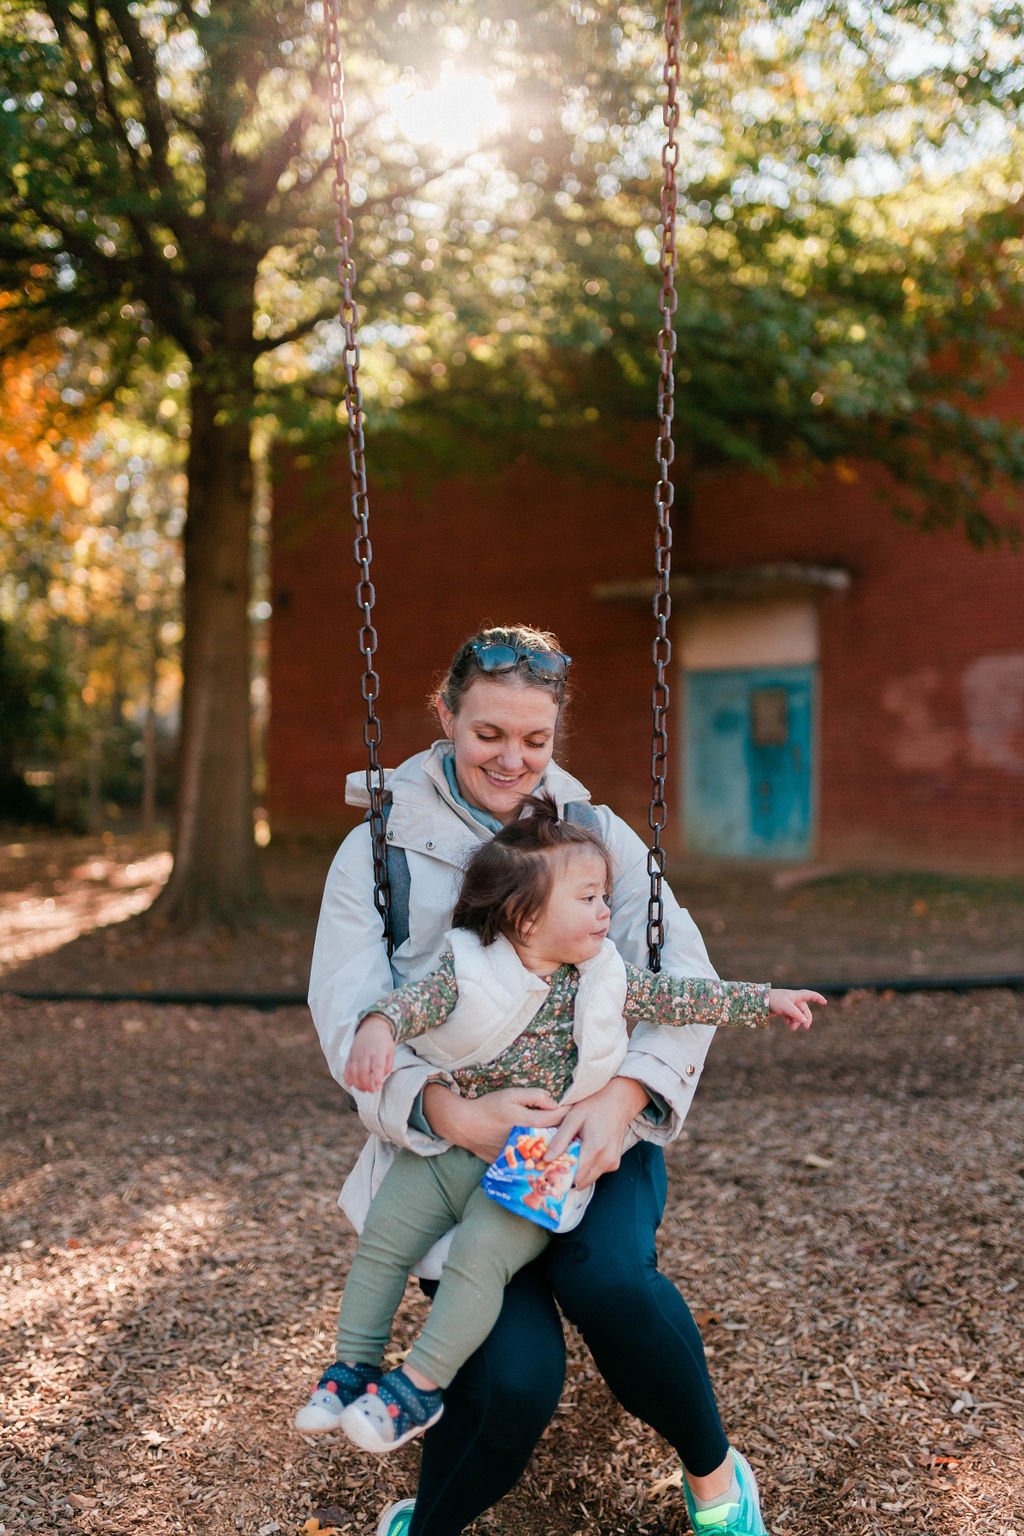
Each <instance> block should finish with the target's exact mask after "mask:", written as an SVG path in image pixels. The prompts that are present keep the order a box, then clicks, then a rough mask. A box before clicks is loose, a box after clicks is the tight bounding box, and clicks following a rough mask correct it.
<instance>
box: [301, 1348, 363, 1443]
mask: <svg viewBox="0 0 1024 1536" xmlns="http://www.w3.org/2000/svg"><path fill="white" fill-rule="evenodd" d="M379 1380H380V1371H379V1370H378V1368H377V1366H375V1365H346V1364H345V1362H344V1361H343V1360H336V1361H335V1362H334V1364H333V1365H329V1366H328V1367H327V1369H326V1371H324V1373H323V1375H322V1376H321V1377H320V1380H319V1381H318V1382H317V1384H316V1391H315V1392H313V1393H312V1394H311V1395H310V1399H309V1402H308V1403H306V1404H305V1405H304V1406H303V1407H302V1408H300V1409H299V1411H298V1413H297V1414H296V1415H295V1428H296V1429H297V1430H299V1431H301V1433H302V1434H304V1435H329V1434H330V1433H331V1431H332V1430H335V1429H340V1428H341V1415H342V1413H343V1412H344V1410H345V1409H346V1408H347V1407H348V1405H349V1403H354V1402H355V1400H356V1398H357V1397H362V1395H363V1393H364V1392H365V1391H366V1389H367V1387H368V1386H370V1384H371V1383H372V1382H375V1381H379Z"/></svg>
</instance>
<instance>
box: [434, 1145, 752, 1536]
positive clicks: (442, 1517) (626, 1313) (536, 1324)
mask: <svg viewBox="0 0 1024 1536" xmlns="http://www.w3.org/2000/svg"><path fill="white" fill-rule="evenodd" d="M665 1190H666V1183H665V1160H664V1158H663V1156H662V1153H661V1150H660V1148H658V1147H654V1146H651V1145H650V1144H649V1143H647V1142H640V1143H639V1144H638V1145H637V1146H635V1147H633V1148H632V1149H631V1150H630V1151H629V1152H627V1153H626V1155H625V1157H624V1158H623V1159H622V1162H621V1164H620V1166H619V1167H618V1168H617V1169H616V1171H615V1172H614V1173H608V1174H605V1176H604V1178H602V1179H601V1180H600V1182H599V1184H598V1186H597V1190H596V1193H595V1195H594V1198H593V1200H592V1201H591V1203H590V1206H589V1208H588V1210H587V1213H586V1215H585V1217H584V1218H583V1221H582V1222H581V1223H580V1225H579V1226H578V1227H577V1228H576V1231H575V1232H570V1233H568V1234H567V1235H566V1236H565V1237H556V1238H554V1239H553V1240H552V1243H551V1246H550V1247H549V1248H548V1250H547V1252H546V1253H545V1254H544V1255H543V1256H542V1257H541V1258H539V1259H537V1260H536V1261H535V1262H534V1263H533V1264H530V1265H528V1266H527V1268H526V1269H524V1270H521V1271H520V1272H519V1274H518V1275H516V1276H515V1278H514V1279H513V1280H512V1281H511V1283H510V1284H509V1286H508V1287H507V1289H506V1291H505V1304H504V1306H503V1308H502V1311H501V1315H500V1317H499V1318H498V1321H497V1323H496V1324H495V1327H494V1331H493V1333H492V1334H491V1335H490V1337H489V1338H488V1340H487V1342H486V1343H485V1344H483V1345H482V1346H481V1348H480V1349H478V1350H477V1352H476V1354H475V1355H473V1356H472V1357H471V1358H470V1359H469V1360H467V1362H466V1364H465V1365H464V1366H463V1367H462V1370H461V1371H460V1372H459V1374H458V1375H457V1376H456V1377H455V1380H454V1381H453V1382H452V1384H451V1386H450V1387H449V1388H448V1390H447V1391H446V1392H445V1397H444V1403H445V1407H444V1414H443V1415H442V1417H441V1419H440V1420H439V1421H438V1423H437V1424H436V1425H435V1426H434V1428H433V1429H431V1430H428V1432H427V1434H426V1436H425V1438H424V1441H423V1463H422V1468H421V1471H420V1482H419V1488H418V1489H417V1492H416V1511H415V1513H414V1515H413V1518H412V1524H411V1526H410V1528H409V1536H458V1533H459V1532H460V1531H463V1530H464V1529H465V1528H466V1526H467V1525H469V1524H470V1522H471V1521H473V1520H475V1519H476V1517H477V1516H478V1515H480V1514H482V1513H483V1511H484V1510H485V1509H489V1508H490V1507H491V1505H492V1504H495V1503H496V1502H497V1501H498V1499H500V1498H501V1497H502V1496H503V1495H504V1494H506V1493H507V1492H508V1491H509V1489H510V1488H512V1487H514V1486H515V1484H516V1483H517V1482H518V1480H519V1478H520V1476H521V1475H522V1473H523V1470H524V1468H525V1467H526V1464H527V1462H528V1461H529V1459H530V1456H531V1454H532V1452H533V1448H534V1446H535V1445H536V1443H537V1441H538V1440H539V1439H540V1436H541V1434H542V1433H543V1431H544V1429H545V1427H546V1426H547V1424H548V1422H549V1420H550V1419H551V1417H552V1415H553V1414H554V1411H555V1408H556V1407H557V1405H558V1399H559V1397H560V1395H561V1391H562V1381H563V1378H564V1375H565V1342H564V1339H563V1337H562V1325H561V1320H560V1318H559V1315H558V1307H561V1308H562V1310H563V1311H564V1313H565V1315H566V1317H568V1318H569V1319H570V1321H571V1322H573V1323H575V1325H576V1326H577V1327H578V1328H579V1330H580V1332H581V1333H582V1334H583V1337H584V1339H585V1341H586V1344H587V1347H588V1348H589V1350H590V1352H591V1354H592V1355H593V1357H594V1360H595V1362H596V1364H597V1366H598V1369H599V1370H600V1372H601V1375H602V1376H603V1377H604V1379H605V1381H606V1382H607V1383H608V1385H609V1387H610V1388H611V1389H612V1391H613V1392H614V1393H615V1396H616V1397H617V1398H618V1399H619V1402H620V1403H621V1404H622V1405H623V1407H624V1408H626V1409H628V1410H629V1412H630V1413H633V1414H635V1415H636V1416H637V1418H639V1419H642V1420H643V1421H644V1422H645V1423H646V1424H650V1425H651V1427H652V1428H653V1429H656V1430H657V1431H658V1433H659V1434H661V1435H664V1437H665V1439H666V1440H668V1441H669V1442H670V1444H672V1445H673V1446H674V1447H675V1448H676V1450H677V1451H678V1452H679V1455H680V1458H681V1459H682V1461H683V1464H684V1466H686V1467H687V1468H688V1470H689V1471H690V1472H692V1473H694V1475H695V1476H698V1477H703V1476H706V1475H707V1474H708V1473H709V1472H713V1471H714V1470H715V1468H716V1467H719V1466H721V1464H722V1462H723V1461H724V1460H725V1456H726V1452H727V1449H728V1443H727V1441H726V1438H725V1435H724V1433H723V1430H722V1424H721V1420H720V1419H719V1416H718V1408H717V1406H716V1404H715V1395H714V1392H713V1390H712V1387H711V1380H710V1378H709V1376H708V1368H707V1363H706V1361H705V1359H704V1347H703V1345H702V1344H701V1339H700V1334H699V1332H698V1331H697V1325H696V1323H695V1322H694V1321H693V1318H692V1317H691V1315H690V1309H689V1308H688V1307H687V1305H686V1302H685V1301H684V1300H683V1298H682V1297H681V1296H680V1294H679V1292H678V1291H677V1290H676V1288H675V1286H674V1285H673V1284H672V1283H671V1281H669V1280H667V1279H666V1278H665V1276H664V1275H662V1274H659V1273H658V1259H657V1253H656V1250H655V1233H656V1231H657V1228H658V1224H659V1222H660V1221H661V1214H662V1211H663V1209H664V1205H665ZM556 1302H557V1304H558V1305H557V1306H556Z"/></svg>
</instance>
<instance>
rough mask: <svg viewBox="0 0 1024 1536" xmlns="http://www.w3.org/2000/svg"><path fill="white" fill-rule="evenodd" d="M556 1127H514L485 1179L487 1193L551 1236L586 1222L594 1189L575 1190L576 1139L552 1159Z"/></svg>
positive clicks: (578, 1153)
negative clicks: (584, 1213)
mask: <svg viewBox="0 0 1024 1536" xmlns="http://www.w3.org/2000/svg"><path fill="white" fill-rule="evenodd" d="M554 1135H555V1128H554V1127H551V1128H549V1129H546V1130H545V1129H542V1128H540V1127H538V1126H531V1125H514V1126H513V1127H512V1129H511V1131H509V1134H508V1140H507V1141H506V1142H505V1145H504V1147H503V1148H502V1149H501V1151H500V1152H499V1153H498V1156H497V1157H496V1158H495V1160H494V1162H493V1163H492V1164H491V1166H490V1167H489V1168H488V1169H487V1172H486V1173H485V1174H484V1177H483V1189H484V1193H485V1194H486V1195H489V1196H490V1198H491V1199H492V1200H496V1201H497V1203H498V1204H499V1205H503V1206H505V1207H506V1209H507V1210H510V1211H512V1212H514V1213H515V1215H517V1216H525V1217H526V1219H527V1221H534V1222H536V1223H537V1225H538V1226H541V1227H547V1228H548V1229H549V1230H550V1231H552V1232H571V1231H572V1229H573V1227H575V1226H578V1224H579V1222H580V1221H581V1220H582V1217H583V1212H584V1211H585V1210H586V1208H587V1206H588V1205H589V1203H590V1197H591V1195H592V1194H593V1190H592V1189H574V1188H573V1179H574V1177H575V1175H576V1167H577V1164H578V1163H579V1156H580V1142H579V1138H578V1137H577V1138H576V1140H575V1141H571V1142H570V1143H569V1145H568V1147H567V1148H566V1149H565V1151H564V1152H562V1153H560V1155H559V1156H558V1157H556V1158H553V1159H551V1160H550V1161H549V1160H548V1156H547V1150H548V1146H549V1144H550V1142H551V1140H552V1138H553V1137H554Z"/></svg>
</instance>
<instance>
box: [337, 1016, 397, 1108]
mask: <svg viewBox="0 0 1024 1536" xmlns="http://www.w3.org/2000/svg"><path fill="white" fill-rule="evenodd" d="M394 1059H395V1037H394V1035H393V1034H392V1033H391V1025H390V1024H389V1023H388V1021H387V1019H386V1018H385V1017H384V1015H383V1014H382V1013H368V1014H367V1015H366V1018H365V1019H363V1021H362V1023H361V1024H360V1025H359V1027H358V1029H357V1030H356V1037H355V1039H354V1040H353V1042H352V1049H351V1050H350V1051H349V1053H348V1061H347V1062H346V1063H345V1086H346V1087H348V1088H358V1089H359V1090H360V1092H361V1093H376V1092H377V1090H378V1088H382V1087H383V1086H384V1079H385V1078H386V1077H387V1075H388V1073H389V1072H390V1071H391V1064H392V1062H393V1061H394Z"/></svg>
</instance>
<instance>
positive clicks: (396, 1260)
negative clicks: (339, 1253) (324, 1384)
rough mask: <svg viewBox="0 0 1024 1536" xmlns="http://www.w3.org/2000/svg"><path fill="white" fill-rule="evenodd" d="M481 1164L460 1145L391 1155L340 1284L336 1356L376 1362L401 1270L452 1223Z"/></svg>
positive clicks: (397, 1298)
mask: <svg viewBox="0 0 1024 1536" xmlns="http://www.w3.org/2000/svg"><path fill="white" fill-rule="evenodd" d="M485 1167H486V1164H485V1163H483V1162H482V1161H481V1160H480V1158H478V1157H474V1156H473V1154H472V1153H471V1152H466V1151H464V1150H463V1149H462V1148H461V1147H452V1148H450V1150H449V1151H447V1152H442V1153H440V1154H439V1155H438V1156H437V1157H417V1155H416V1154H415V1153H414V1152H408V1151H405V1150H402V1151H400V1152H399V1153H398V1154H397V1156H396V1157H395V1161H394V1162H393V1163H392V1165H391V1167H390V1168H389V1169H388V1171H387V1173H386V1174H385V1176H384V1180H383V1182H382V1184H381V1186H380V1188H379V1189H378V1191H377V1193H376V1194H375V1195H374V1197H373V1201H372V1203H371V1205H370V1209H369V1212H368V1213H367V1217H366V1224H365V1226H364V1227H363V1230H362V1233H361V1234H360V1238H359V1246H358V1248H357V1249H356V1255H355V1258H354V1259H353V1260H352V1267H351V1269H350V1270H349V1275H348V1280H347V1281H346V1283H345V1294H344V1296H343V1297H342V1302H341V1313H340V1316H339V1318H338V1359H339V1360H353V1361H360V1362H364V1363H366V1364H368V1365H379V1364H380V1361H381V1359H382V1357H383V1354H384V1350H385V1348H386V1347H387V1343H388V1339H389V1337H390V1333H391V1324H392V1321H393V1319H394V1315H395V1313H396V1312H397V1310H398V1306H399V1303H400V1302H401V1300H402V1295H403V1293H404V1291H405V1284H406V1281H407V1279H408V1277H409V1270H410V1269H411V1268H412V1266H413V1265H414V1264H415V1263H417V1262H418V1261H419V1260H420V1259H422V1257H423V1255H424V1254H425V1253H427V1252H428V1250H429V1249H430V1248H432V1247H433V1245H434V1243H436V1242H437V1240H438V1238H439V1237H443V1236H444V1234H445V1233H446V1232H447V1231H449V1230H450V1229H451V1228H452V1227H453V1226H455V1225H456V1224H457V1223H458V1222H459V1220H460V1218H461V1216H462V1211H463V1208H464V1207H465V1204H466V1201H467V1200H468V1199H469V1196H470V1194H471V1193H472V1192H473V1190H475V1189H478V1188H479V1185H480V1180H481V1178H482V1177H483V1171H484V1168H485ZM491 1203H492V1202H491V1201H488V1204H491ZM524 1225H525V1223H524Z"/></svg>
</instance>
